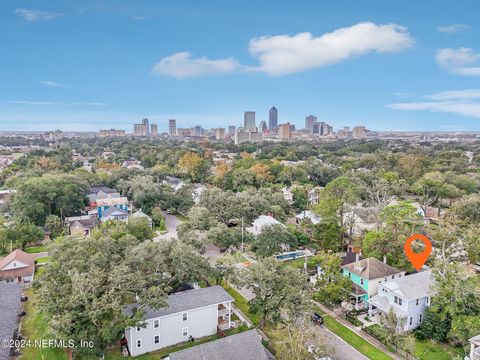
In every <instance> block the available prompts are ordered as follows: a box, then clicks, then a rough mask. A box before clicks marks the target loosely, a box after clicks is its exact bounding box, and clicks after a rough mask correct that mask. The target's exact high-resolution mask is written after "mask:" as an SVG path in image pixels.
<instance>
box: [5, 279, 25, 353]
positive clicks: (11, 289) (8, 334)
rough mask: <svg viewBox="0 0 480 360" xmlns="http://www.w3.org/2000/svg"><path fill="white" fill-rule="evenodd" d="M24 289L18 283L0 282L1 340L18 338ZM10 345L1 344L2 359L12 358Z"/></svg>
mask: <svg viewBox="0 0 480 360" xmlns="http://www.w3.org/2000/svg"><path fill="white" fill-rule="evenodd" d="M21 296H22V289H21V287H20V285H18V284H13V283H10V284H6V283H2V282H0V340H3V341H9V340H16V339H17V330H18V322H19V316H18V315H19V314H20V311H21V308H22V305H21V302H20V299H21ZM10 350H11V348H10V346H0V360H8V359H10Z"/></svg>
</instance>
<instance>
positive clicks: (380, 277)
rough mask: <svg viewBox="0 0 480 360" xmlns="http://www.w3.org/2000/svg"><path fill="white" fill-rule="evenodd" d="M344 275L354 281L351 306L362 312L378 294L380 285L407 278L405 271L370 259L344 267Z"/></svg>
mask: <svg viewBox="0 0 480 360" xmlns="http://www.w3.org/2000/svg"><path fill="white" fill-rule="evenodd" d="M342 274H343V276H346V277H348V278H350V279H351V280H352V282H353V285H352V292H351V304H352V305H354V307H355V309H356V310H360V309H363V308H365V307H367V306H368V304H367V300H368V299H370V298H371V297H372V296H374V295H376V294H377V292H378V285H379V284H381V283H383V282H387V281H389V280H393V279H397V278H399V277H402V276H405V271H402V270H399V269H396V268H394V267H392V266H390V265H387V264H386V262H382V261H380V260H378V259H376V258H373V257H370V258H367V259H363V260H359V261H356V262H353V263H351V264H347V265H344V266H342Z"/></svg>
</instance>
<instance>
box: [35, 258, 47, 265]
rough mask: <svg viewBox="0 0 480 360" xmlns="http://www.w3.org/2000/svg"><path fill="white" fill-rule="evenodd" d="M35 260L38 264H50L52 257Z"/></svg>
mask: <svg viewBox="0 0 480 360" xmlns="http://www.w3.org/2000/svg"><path fill="white" fill-rule="evenodd" d="M35 260H36V262H37V264H45V263H48V261H49V260H50V257H49V256H45V257H41V258H36V259H35Z"/></svg>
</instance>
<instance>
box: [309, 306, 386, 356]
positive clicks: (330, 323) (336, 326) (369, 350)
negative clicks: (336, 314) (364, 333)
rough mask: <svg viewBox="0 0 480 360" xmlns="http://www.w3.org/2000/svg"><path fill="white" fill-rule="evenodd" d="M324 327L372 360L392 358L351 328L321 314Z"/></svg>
mask: <svg viewBox="0 0 480 360" xmlns="http://www.w3.org/2000/svg"><path fill="white" fill-rule="evenodd" d="M315 311H316V312H321V311H320V310H319V309H315ZM323 320H324V325H325V327H326V328H327V329H328V330H330V331H331V332H333V333H335V334H336V335H338V336H339V337H341V338H342V339H343V340H345V341H346V342H347V343H349V344H350V345H352V346H353V347H354V348H355V349H357V350H358V351H359V352H361V353H362V354H363V355H365V356H366V357H368V358H369V359H372V360H392V358H391V357H390V356H388V355H387V354H385V353H384V352H383V351H382V350H379V349H377V348H376V347H375V346H373V345H372V344H370V343H369V342H368V341H367V340H365V339H363V338H362V337H360V336H358V335H357V334H355V333H354V332H353V331H352V330H350V329H349V328H347V327H346V326H344V325H343V324H341V323H340V322H338V321H337V320H335V319H334V318H332V317H331V316H329V315H324V316H323Z"/></svg>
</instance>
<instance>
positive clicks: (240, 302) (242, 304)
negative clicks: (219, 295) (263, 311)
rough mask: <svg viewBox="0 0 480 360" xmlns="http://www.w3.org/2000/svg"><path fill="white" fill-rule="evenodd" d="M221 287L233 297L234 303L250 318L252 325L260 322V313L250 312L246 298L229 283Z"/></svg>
mask: <svg viewBox="0 0 480 360" xmlns="http://www.w3.org/2000/svg"><path fill="white" fill-rule="evenodd" d="M223 288H224V289H225V290H226V291H227V292H228V293H229V294H230V295H231V296H232V297H233V298H234V299H235V302H234V305H235V306H236V307H237V308H238V309H239V310H240V311H241V312H242V313H243V314H244V315H245V316H247V317H248V318H249V319H250V321H251V322H252V323H253V325H255V326H257V325H258V324H260V320H261V318H260V315H259V314H257V313H253V312H250V306H249V305H248V302H247V300H246V299H245V298H244V297H243V296H242V295H241V294H240V293H239V292H238V291H237V290H235V289H234V288H232V287H231V286H229V285H223Z"/></svg>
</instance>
